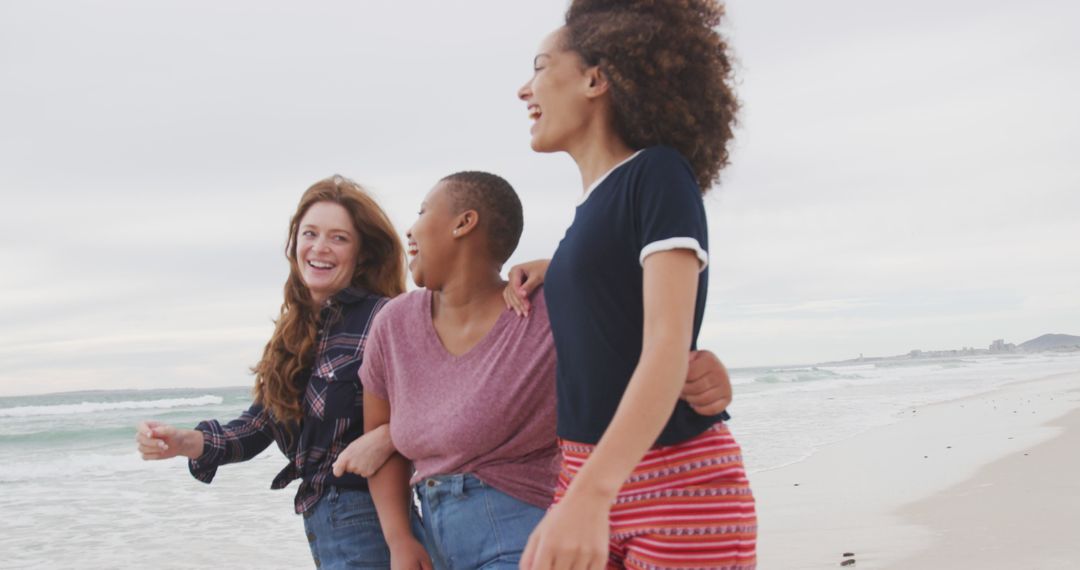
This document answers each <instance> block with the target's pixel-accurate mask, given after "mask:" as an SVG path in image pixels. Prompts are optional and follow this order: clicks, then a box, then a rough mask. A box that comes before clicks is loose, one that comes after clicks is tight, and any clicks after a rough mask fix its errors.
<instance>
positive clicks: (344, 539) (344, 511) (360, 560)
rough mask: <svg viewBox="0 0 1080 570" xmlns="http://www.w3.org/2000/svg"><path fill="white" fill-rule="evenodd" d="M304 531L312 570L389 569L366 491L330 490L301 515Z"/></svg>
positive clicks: (417, 529) (387, 554) (420, 533)
mask: <svg viewBox="0 0 1080 570" xmlns="http://www.w3.org/2000/svg"><path fill="white" fill-rule="evenodd" d="M412 518H413V534H415V535H416V536H418V537H421V536H423V530H422V529H421V528H420V524H419V520H417V518H416V517H415V516H413V517H412ZM304 530H305V531H306V532H307V539H308V545H309V546H310V547H311V556H312V558H314V559H315V567H316V568H319V569H321V570H352V569H380V570H383V569H385V570H389V568H390V549H389V548H388V547H387V546H386V539H384V538H383V533H382V527H381V526H379V515H378V513H376V512H375V502H374V501H373V500H372V499H371V494H370V493H368V492H367V491H361V490H358V489H344V488H338V487H331V488H330V489H329V490H328V491H327V492H326V494H325V495H323V497H322V498H321V499H319V502H318V503H316V504H315V506H314V507H312V508H311V509H308V511H307V512H306V513H304ZM421 540H422V539H421Z"/></svg>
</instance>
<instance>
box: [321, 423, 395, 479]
mask: <svg viewBox="0 0 1080 570" xmlns="http://www.w3.org/2000/svg"><path fill="white" fill-rule="evenodd" d="M394 451H395V450H394V442H392V441H391V440H390V424H383V425H381V426H379V427H377V428H375V429H373V430H371V431H369V432H367V433H365V434H364V435H362V436H360V437H359V438H357V439H354V440H353V442H352V443H350V444H349V445H348V447H346V448H345V449H344V450H342V452H341V453H340V454H338V457H337V460H336V461H334V477H341V476H342V475H344V474H345V473H355V474H357V475H359V476H361V477H371V476H372V475H374V474H375V472H376V471H378V470H379V468H380V467H382V466H383V464H384V463H386V460H387V459H389V458H390V455H392V454H393V453H394Z"/></svg>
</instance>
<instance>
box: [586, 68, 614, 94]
mask: <svg viewBox="0 0 1080 570" xmlns="http://www.w3.org/2000/svg"><path fill="white" fill-rule="evenodd" d="M585 80H586V81H588V85H587V86H586V88H585V96H586V97H589V98H595V97H600V96H602V95H604V94H605V93H607V92H608V88H609V87H610V86H611V84H610V83H608V79H607V76H606V75H604V72H602V71H600V66H599V65H594V66H592V67H588V68H585Z"/></svg>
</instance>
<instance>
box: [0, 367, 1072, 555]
mask: <svg viewBox="0 0 1080 570" xmlns="http://www.w3.org/2000/svg"><path fill="white" fill-rule="evenodd" d="M1075 371H1080V353H1075V352H1074V353H1039V354H1001V355H978V356H964V357H956V358H949V359H920V360H903V359H897V360H891V361H875V362H867V363H852V364H844V365H819V366H799V367H794V366H793V367H775V368H758V369H742V370H739V369H736V370H732V380H733V383H734V384H735V402H734V404H733V405H732V407H731V410H730V411H731V414H732V416H733V419H732V421H731V422H730V424H729V425H730V427H731V430H732V432H733V433H734V434H735V436H736V438H737V439H738V440H739V441H740V443H741V444H742V446H743V449H744V453H745V456H746V463H747V466H748V468H749V470H750V474H751V481H752V479H753V474H754V473H756V472H760V471H763V470H767V469H775V468H778V467H782V466H784V465H788V464H791V463H795V462H798V461H800V460H802V459H804V458H806V457H808V456H810V455H811V454H812V453H813V452H814V451H815V450H817V449H819V448H821V447H822V446H825V445H828V444H830V443H833V442H837V441H840V440H844V439H847V438H850V437H853V436H855V435H857V434H859V433H861V432H864V431H866V430H868V429H872V428H873V427H875V426H880V425H885V424H889V423H893V422H896V421H902V420H903V418H904V417H907V416H909V415H911V414H915V413H917V412H918V409H919V408H920V407H923V406H927V405H930V404H933V403H935V402H942V401H947V400H952V399H956V398H960V397H964V396H969V395H973V394H977V393H980V392H986V391H989V390H992V389H994V388H996V387H998V386H1001V385H1004V384H1007V383H1011V382H1017V381H1024V380H1031V379H1036V378H1041V377H1045V376H1050V375H1054V374H1060V373H1066V372H1075ZM249 402H250V391H249V389H248V388H247V387H241V388H216V389H174V390H152V391H139V390H121V391H96V392H71V393H63V394H50V395H41V396H24V397H9V398H0V513H2V515H0V568H29V567H46V568H203V567H226V568H297V567H301V568H302V567H310V566H311V557H310V554H309V553H308V549H307V541H306V540H305V538H304V532H303V523H302V520H301V518H300V517H298V516H296V515H294V514H293V509H292V497H293V493H294V492H295V483H294V484H293V485H292V486H290V487H289V488H288V489H286V490H283V491H271V490H270V488H269V487H270V481H271V479H273V477H274V475H275V474H276V473H277V472H278V471H279V470H280V469H281V468H282V467H283V466H284V464H285V461H284V459H283V457H282V456H281V454H280V452H278V450H277V448H276V447H274V446H271V447H270V448H269V449H268V450H267V451H266V452H264V453H263V454H261V455H259V456H258V457H257V458H255V459H253V460H252V461H249V462H247V463H244V464H237V465H228V466H225V467H223V468H221V469H220V470H219V471H218V474H217V478H216V480H215V481H214V483H213V484H212V485H204V484H202V483H200V482H198V481H196V480H195V479H193V478H192V477H191V476H190V475H189V474H188V472H187V468H186V465H185V462H184V461H183V460H182V459H175V460H167V461H151V462H146V461H142V460H141V459H140V458H139V456H138V454H137V453H136V451H135V442H134V437H135V429H134V428H135V425H136V424H137V423H138V422H139V421H140V420H142V419H155V420H160V421H164V422H168V423H171V424H174V425H177V426H181V427H191V426H194V425H195V424H196V423H197V422H198V421H199V420H202V419H205V418H218V419H222V420H229V419H232V418H234V417H236V416H237V415H238V414H239V413H240V412H241V411H242V410H243V409H244V408H245V407H246V406H247V405H248V404H249ZM1002 413H1009V412H1008V411H1007V410H1003V411H1002Z"/></svg>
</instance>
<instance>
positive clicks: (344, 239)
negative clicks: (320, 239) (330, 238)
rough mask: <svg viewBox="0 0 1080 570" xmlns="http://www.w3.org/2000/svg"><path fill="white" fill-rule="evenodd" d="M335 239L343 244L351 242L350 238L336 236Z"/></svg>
mask: <svg viewBox="0 0 1080 570" xmlns="http://www.w3.org/2000/svg"><path fill="white" fill-rule="evenodd" d="M334 239H335V240H337V241H340V242H342V243H345V242H348V241H349V236H334Z"/></svg>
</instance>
